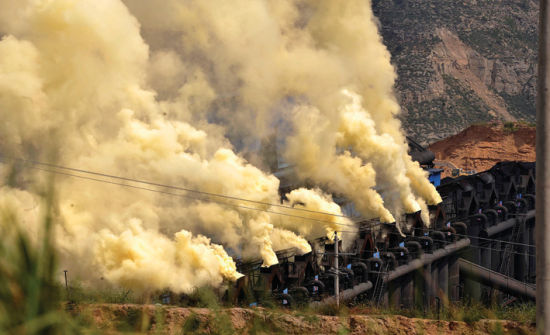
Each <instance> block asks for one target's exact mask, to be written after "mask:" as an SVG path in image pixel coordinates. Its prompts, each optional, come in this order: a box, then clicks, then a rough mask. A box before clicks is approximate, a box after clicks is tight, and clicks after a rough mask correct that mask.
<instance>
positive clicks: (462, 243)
mask: <svg viewBox="0 0 550 335" xmlns="http://www.w3.org/2000/svg"><path fill="white" fill-rule="evenodd" d="M469 245H470V240H469V239H467V238H465V239H461V240H458V241H456V242H454V243H451V244H449V245H447V246H445V247H444V248H441V249H438V250H435V251H434V252H433V253H432V254H423V255H422V256H420V258H418V259H414V260H412V261H410V262H409V263H407V264H405V265H401V266H398V267H397V268H395V269H394V270H393V271H390V272H389V273H388V275H387V276H385V278H384V281H385V282H390V281H392V280H394V279H396V278H399V277H401V276H403V275H406V274H408V273H410V272H413V271H415V270H417V269H420V268H422V267H423V266H424V265H428V264H432V263H433V262H435V261H437V260H438V259H441V258H443V257H446V256H449V255H451V254H452V253H455V252H457V251H459V250H460V249H463V248H466V247H467V246H469Z"/></svg>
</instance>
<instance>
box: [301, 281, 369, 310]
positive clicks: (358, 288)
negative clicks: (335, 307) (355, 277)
mask: <svg viewBox="0 0 550 335" xmlns="http://www.w3.org/2000/svg"><path fill="white" fill-rule="evenodd" d="M371 288H372V283H371V282H370V281H368V282H366V283H361V284H359V285H355V286H354V287H352V288H349V289H347V290H344V291H342V292H340V301H347V300H350V299H353V298H355V297H356V296H358V295H359V294H361V293H363V292H366V291H368V290H370V289H371ZM335 303H336V298H335V297H334V296H331V297H327V298H325V299H323V300H321V301H315V302H312V303H311V306H320V305H328V304H335Z"/></svg>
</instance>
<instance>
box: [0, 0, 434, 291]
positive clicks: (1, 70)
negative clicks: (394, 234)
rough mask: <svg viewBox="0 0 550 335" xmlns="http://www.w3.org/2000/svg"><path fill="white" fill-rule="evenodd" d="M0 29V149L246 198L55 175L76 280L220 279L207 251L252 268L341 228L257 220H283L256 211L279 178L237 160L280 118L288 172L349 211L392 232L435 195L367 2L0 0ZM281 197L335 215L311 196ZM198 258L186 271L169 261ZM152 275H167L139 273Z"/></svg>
mask: <svg viewBox="0 0 550 335" xmlns="http://www.w3.org/2000/svg"><path fill="white" fill-rule="evenodd" d="M0 36H2V37H1V40H0V117H1V118H2V120H5V122H2V123H0V151H1V152H2V153H4V154H9V155H21V156H23V157H28V158H32V159H37V160H47V159H49V158H50V156H48V155H47V153H50V152H54V153H55V154H56V155H55V156H56V158H57V162H58V163H59V164H62V165H69V166H75V167H79V168H82V169H89V170H96V171H104V172H108V173H111V174H115V175H121V176H126V177H130V178H135V179H143V180H149V181H154V182H158V183H162V184H167V185H176V186H185V187H188V188H193V189H200V190H202V191H206V192H210V193H217V194H225V195H231V196H234V197H239V198H246V199H250V200H253V201H256V202H257V203H255V204H254V206H253V207H255V208H256V209H258V210H250V209H246V208H243V207H242V205H243V204H245V203H243V202H242V201H239V200H234V199H233V200H231V199H227V198H225V199H224V200H223V201H224V202H225V204H220V203H207V202H209V200H212V199H211V198H210V197H208V196H206V197H204V196H203V197H201V196H195V199H189V198H183V197H170V196H166V195H161V194H158V193H151V192H145V191H137V190H136V191H131V192H130V191H128V190H127V189H123V188H121V187H118V186H113V185H111V186H106V185H102V184H98V183H94V182H91V181H87V182H83V181H80V180H75V179H67V178H59V179H58V183H57V184H56V186H57V188H58V196H57V197H56V199H58V200H57V203H56V208H58V209H59V210H58V212H57V213H58V215H59V216H58V218H57V219H58V221H59V222H60V223H61V224H60V226H59V227H58V228H57V229H56V236H57V240H58V247H59V249H60V251H61V257H62V261H63V262H64V264H66V265H68V266H69V267H70V268H71V269H72V270H73V271H74V272H76V273H78V274H80V275H81V276H82V277H85V274H86V273H87V272H88V273H89V271H90V269H92V268H94V269H95V268H97V269H100V272H99V274H98V275H102V276H104V277H105V278H107V279H108V280H110V281H112V282H113V283H115V284H123V285H128V286H131V287H134V288H142V289H148V288H161V287H166V286H168V287H170V288H172V289H173V290H176V291H183V292H185V291H187V290H188V289H189V287H192V286H196V285H202V284H211V285H217V284H219V283H220V282H221V280H223V279H224V278H225V279H235V278H236V277H237V276H238V274H237V273H236V270H235V268H234V264H233V263H232V261H230V259H229V258H228V257H227V253H225V252H224V251H223V250H222V249H221V247H220V246H218V245H217V243H220V244H223V245H224V246H225V247H226V249H227V251H228V253H229V254H231V255H236V256H242V257H245V258H246V257H258V256H261V258H262V259H263V262H264V265H266V266H268V265H272V264H275V263H277V258H276V255H275V250H276V249H279V248H290V247H294V248H296V249H297V250H299V252H308V251H309V250H310V246H309V244H308V243H307V242H306V240H305V238H315V237H320V236H329V234H330V233H331V232H332V231H337V230H338V227H337V226H338V225H336V224H335V223H336V222H343V223H349V224H351V223H350V222H349V221H347V220H345V218H341V217H332V218H328V217H327V216H326V215H321V214H319V215H317V214H312V213H309V214H306V213H301V214H300V215H303V216H305V217H308V218H314V219H315V218H319V219H320V218H321V217H323V218H324V219H323V221H328V223H327V222H325V223H322V222H317V223H316V222H309V223H307V224H303V225H302V224H298V222H302V220H301V219H299V218H298V219H292V218H289V217H287V218H285V217H283V216H280V215H276V214H273V213H267V212H263V211H269V212H282V213H291V212H292V211H291V210H289V209H282V208H280V207H277V206H271V205H269V204H275V203H279V202H280V197H279V194H278V188H279V181H278V180H277V178H275V177H274V176H272V175H270V174H268V173H265V172H263V171H262V170H261V169H259V168H258V167H256V166H253V165H251V164H250V162H249V161H247V160H245V159H244V158H243V157H251V159H252V160H253V159H254V156H253V155H251V154H250V152H251V151H253V148H254V146H255V145H256V144H257V143H258V140H259V139H262V138H263V137H264V136H266V135H268V134H269V132H270V129H271V126H272V125H273V124H274V123H275V122H280V121H284V122H286V123H288V124H291V125H292V130H291V132H290V133H289V136H288V138H287V141H286V148H285V149H284V151H285V153H284V156H285V158H286V159H287V160H288V162H289V163H292V164H293V165H294V166H295V169H296V173H297V175H298V176H299V177H300V178H301V179H304V180H311V181H314V182H316V183H318V184H319V185H321V186H323V188H324V189H325V190H327V191H330V192H333V193H335V194H337V195H344V196H346V197H347V198H349V199H350V200H352V201H353V202H354V203H355V205H356V208H357V209H358V210H359V211H360V212H361V213H362V214H363V215H364V216H366V217H380V218H381V220H382V221H384V222H393V221H395V220H394V216H393V215H392V213H393V214H395V215H398V214H400V213H401V212H403V211H413V210H417V209H419V208H422V210H423V212H425V207H426V205H425V204H426V203H428V204H435V203H438V202H440V200H441V199H440V197H439V195H438V194H437V192H436V191H435V189H434V188H433V186H431V185H430V184H429V183H428V182H427V181H426V180H424V179H425V175H424V172H423V171H422V170H421V169H420V168H419V167H418V166H417V165H416V164H415V163H413V162H412V161H411V160H410V157H409V156H408V155H407V147H406V142H405V140H404V136H403V134H402V131H401V129H400V123H399V121H398V120H397V119H396V118H395V115H396V114H397V113H398V112H399V106H398V104H397V103H396V101H395V97H394V95H393V86H394V80H395V78H396V76H395V72H394V70H393V68H392V66H391V63H390V56H389V53H388V52H387V50H386V48H385V47H384V45H383V44H382V43H381V40H380V36H379V34H378V29H377V26H376V20H375V18H374V17H373V14H372V10H371V8H370V3H369V2H368V1H363V0H349V1H345V2H342V1H336V0H319V1H318V0H315V1H314V0H308V1H303V0H277V1H270V0H260V1H248V0H235V1H230V2H228V1H225V0H211V1H181V0H167V1H163V2H162V3H158V2H153V1H149V0H126V1H120V0H97V1H93V2H89V1H72V0H23V1H17V2H13V1H5V2H1V3H0ZM343 88H348V89H349V92H348V93H346V94H347V96H345V95H342V94H341V91H342V89H343ZM352 92H355V93H352ZM350 100H351V102H350ZM374 149H376V151H374ZM26 173H27V174H28V175H29V179H30V180H35V179H36V180H41V179H43V178H44V177H43V176H42V175H41V174H40V173H37V172H32V173H31V172H26ZM129 184H131V183H129ZM19 186H20V189H18V190H15V189H8V188H6V189H2V191H0V197H2V198H6V199H8V198H12V199H13V194H14V193H18V192H23V193H18V195H17V197H16V198H17V199H18V201H11V202H12V203H13V204H14V207H18V208H19V212H20V214H21V216H23V217H25V214H26V212H25V211H21V208H27V207H29V206H33V205H32V202H33V201H34V200H32V201H31V199H32V198H33V197H32V193H33V192H32V189H30V188H29V187H27V183H26V182H21V183H19ZM163 190H164V189H161V191H163ZM164 191H165V190H164ZM179 193H182V194H181V195H183V196H189V195H190V194H189V193H186V192H183V191H181V192H179ZM10 194H11V195H10ZM24 194H25V195H24ZM195 195H196V194H195ZM205 198H208V199H205ZM288 199H289V200H288V201H289V204H291V203H292V204H293V205H294V206H297V207H303V208H304V209H312V210H319V211H328V212H329V213H334V214H338V215H339V213H341V211H340V210H339V208H338V206H337V205H336V204H334V203H333V201H332V199H331V198H330V196H328V195H326V194H324V193H322V192H320V191H318V190H309V191H307V190H298V191H295V192H294V193H292V192H291V193H290V194H289V196H288ZM218 200H220V199H218ZM258 202H261V203H264V204H259V203H258ZM247 204H248V205H250V203H247ZM292 213H295V212H292ZM296 213H297V212H296ZM27 214H29V213H27ZM423 215H425V213H423ZM25 220H27V219H25ZM28 221H29V222H32V221H35V220H33V219H32V215H30V216H29V219H28ZM306 221H307V220H306ZM304 222H305V221H304ZM349 229H350V230H352V229H353V228H352V227H350V228H349ZM191 233H193V234H194V235H189V234H191ZM200 235H202V236H208V238H210V239H211V240H212V241H213V242H214V243H210V241H208V239H207V238H205V237H201V236H200ZM317 235H319V236H317ZM193 236H196V237H193ZM119 251H120V252H119ZM199 251H200V252H201V253H204V254H205V255H207V257H206V259H205V261H204V262H201V261H196V260H194V259H193V258H192V257H191V258H189V260H186V259H185V258H183V257H182V255H183V254H184V253H189V254H191V255H196V254H198V252H199ZM90 255H94V257H93V259H92V258H91V257H90ZM158 258H163V260H162V261H158V262H154V260H155V259H158ZM76 260H78V261H76ZM161 267H162V269H160V268H161ZM169 271H172V272H173V273H174V274H178V275H181V278H182V279H181V282H178V283H175V282H174V279H173V276H168V277H167V278H160V276H159V275H156V274H162V273H165V272H169ZM149 272H151V273H150V274H146V273H149ZM183 272H189V273H188V274H187V275H184V274H183ZM155 273H156V274H155Z"/></svg>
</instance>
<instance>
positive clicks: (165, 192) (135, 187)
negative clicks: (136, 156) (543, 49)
mask: <svg viewBox="0 0 550 335" xmlns="http://www.w3.org/2000/svg"><path fill="white" fill-rule="evenodd" d="M30 168H31V169H36V170H40V171H44V172H48V173H54V174H60V175H64V176H68V177H75V178H81V179H85V180H90V181H96V182H102V183H106V184H111V185H118V186H123V187H128V188H133V189H138V190H144V191H150V192H156V193H161V194H165V195H172V196H177V197H182V198H187V199H194V200H201V201H210V202H215V203H218V204H221V205H224V206H228V207H236V208H242V209H248V210H254V211H260V212H266V213H271V214H276V215H282V216H287V217H293V218H299V219H304V220H310V221H314V222H322V223H328V224H335V225H339V226H345V227H355V226H353V225H349V224H345V223H340V222H331V221H324V220H319V219H314V218H308V217H305V216H299V215H293V214H287V213H281V212H276V211H271V210H268V209H261V208H256V207H249V206H243V205H238V204H229V203H226V202H223V201H219V200H213V199H208V198H199V197H192V196H189V195H185V194H178V193H172V192H167V191H161V190H155V189H151V188H147V187H141V186H135V185H129V184H123V183H117V182H114V181H109V180H104V179H97V178H92V177H87V176H80V175H76V174H71V173H67V172H62V171H54V170H48V169H44V168H39V167H36V166H33V167H30Z"/></svg>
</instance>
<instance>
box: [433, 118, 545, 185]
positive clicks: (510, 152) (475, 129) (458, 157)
mask: <svg viewBox="0 0 550 335" xmlns="http://www.w3.org/2000/svg"><path fill="white" fill-rule="evenodd" d="M535 139H536V132H535V128H534V127H532V126H528V125H524V124H512V123H506V124H504V125H502V124H493V125H491V124H486V125H473V126H470V127H468V128H467V129H465V130H463V131H462V132H460V133H458V134H456V135H454V136H451V137H448V138H446V139H444V140H441V141H438V142H436V143H433V144H432V145H430V147H429V148H430V150H431V151H433V152H434V154H435V158H436V161H435V162H436V165H437V164H438V163H437V162H438V161H444V162H449V163H452V164H453V165H455V166H456V167H457V168H462V169H464V170H476V171H477V172H481V171H485V170H488V169H490V168H491V167H493V165H495V164H496V163H497V162H501V161H525V162H533V161H535V159H536V152H535ZM444 175H445V176H449V175H450V168H445V171H444Z"/></svg>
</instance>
